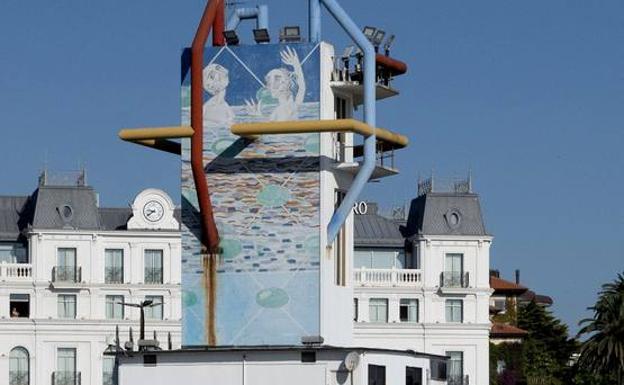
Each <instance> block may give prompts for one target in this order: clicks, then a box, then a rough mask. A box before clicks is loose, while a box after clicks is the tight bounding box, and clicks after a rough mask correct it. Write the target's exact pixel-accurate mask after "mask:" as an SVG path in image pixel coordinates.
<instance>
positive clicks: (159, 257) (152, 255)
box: [145, 250, 163, 283]
mask: <svg viewBox="0 0 624 385" xmlns="http://www.w3.org/2000/svg"><path fill="white" fill-rule="evenodd" d="M145 283H163V251H162V250H145Z"/></svg>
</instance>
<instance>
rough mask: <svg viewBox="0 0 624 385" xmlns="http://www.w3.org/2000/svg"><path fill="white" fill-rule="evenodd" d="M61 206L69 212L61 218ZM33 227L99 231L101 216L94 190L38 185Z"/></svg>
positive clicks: (80, 187) (84, 187) (78, 187)
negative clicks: (69, 209)
mask: <svg viewBox="0 0 624 385" xmlns="http://www.w3.org/2000/svg"><path fill="white" fill-rule="evenodd" d="M64 206H69V207H71V212H72V215H70V216H68V217H66V218H64V217H63V216H62V215H61V211H62V210H63V207H64ZM32 226H33V227H34V228H35V229H75V230H98V229H99V228H100V216H99V215H98V209H97V198H96V196H95V191H94V190H93V188H91V187H86V186H71V187H66V186H40V187H39V189H38V190H37V204H36V205H35V217H34V219H33V223H32Z"/></svg>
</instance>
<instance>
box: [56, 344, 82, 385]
mask: <svg viewBox="0 0 624 385" xmlns="http://www.w3.org/2000/svg"><path fill="white" fill-rule="evenodd" d="M56 370H57V375H56V376H55V377H56V385H78V381H77V378H76V377H77V375H76V349H75V348H58V350H57V353H56Z"/></svg>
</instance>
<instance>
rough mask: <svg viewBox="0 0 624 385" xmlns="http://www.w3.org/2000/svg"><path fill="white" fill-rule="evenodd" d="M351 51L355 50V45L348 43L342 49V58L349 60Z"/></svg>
mask: <svg viewBox="0 0 624 385" xmlns="http://www.w3.org/2000/svg"><path fill="white" fill-rule="evenodd" d="M353 51H355V47H354V46H352V45H350V46H348V47H346V48H345V49H344V51H343V52H342V58H343V59H344V60H349V58H350V57H351V55H353Z"/></svg>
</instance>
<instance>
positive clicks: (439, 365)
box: [430, 358, 447, 381]
mask: <svg viewBox="0 0 624 385" xmlns="http://www.w3.org/2000/svg"><path fill="white" fill-rule="evenodd" d="M446 367H447V365H446V360H445V359H437V358H432V359H431V364H430V369H431V379H432V380H435V381H446Z"/></svg>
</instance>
